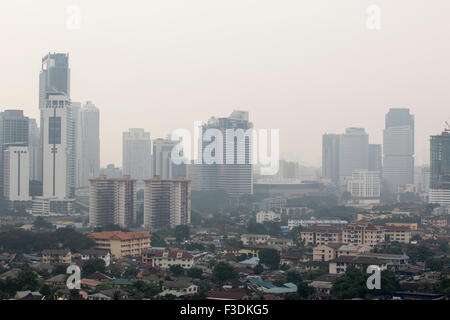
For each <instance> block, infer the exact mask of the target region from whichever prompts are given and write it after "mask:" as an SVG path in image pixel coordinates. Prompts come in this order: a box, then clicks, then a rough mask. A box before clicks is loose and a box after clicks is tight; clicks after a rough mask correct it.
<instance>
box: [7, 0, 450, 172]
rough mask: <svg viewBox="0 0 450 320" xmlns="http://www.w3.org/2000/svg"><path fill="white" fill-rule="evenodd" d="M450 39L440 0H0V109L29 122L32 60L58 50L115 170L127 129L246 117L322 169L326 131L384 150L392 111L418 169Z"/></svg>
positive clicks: (440, 95) (440, 99) (444, 101)
mask: <svg viewBox="0 0 450 320" xmlns="http://www.w3.org/2000/svg"><path fill="white" fill-rule="evenodd" d="M373 4H375V5H378V6H379V7H380V9H381V29H380V30H370V29H368V28H367V26H366V21H367V18H368V15H367V13H366V9H367V7H368V6H369V5H373ZM71 5H78V6H79V8H80V10H81V25H80V27H81V28H80V29H75V30H73V29H69V28H67V26H66V22H67V20H68V17H69V15H68V13H67V8H68V7H69V6H71ZM449 35H450V1H449V0H432V1H427V0H371V1H367V0H276V1H275V0H270V1H268V0H252V1H250V0H221V1H218V0H161V1H152V0H142V1H138V0H128V1H115V0H71V1H68V0H67V1H66V0H39V1H37V0H27V1H26V0H1V1H0V40H1V50H0V61H1V71H0V89H1V90H0V109H1V110H3V109H5V108H20V109H24V110H25V113H26V115H27V116H30V117H34V118H37V119H39V110H38V76H39V71H40V60H41V58H42V56H44V55H45V54H46V53H47V52H68V53H69V63H70V67H71V73H72V77H71V98H72V100H73V101H82V102H84V101H86V100H91V101H93V102H94V103H95V104H96V105H97V107H98V108H99V109H100V112H101V113H100V118H101V129H100V133H101V137H100V139H101V164H102V165H105V164H107V163H112V162H113V163H115V164H116V165H121V162H122V131H125V130H127V129H128V128H130V127H142V128H145V129H146V130H147V131H150V132H151V136H152V139H153V138H157V137H164V136H166V134H167V133H169V132H170V131H172V130H173V129H175V128H187V129H190V130H193V122H194V121H195V120H207V119H208V118H209V117H210V116H212V115H215V116H228V115H229V114H230V113H231V111H232V110H233V109H243V110H248V111H249V112H250V119H251V121H252V122H253V123H254V124H255V127H256V128H267V129H269V128H279V129H280V144H281V152H282V154H285V155H288V156H289V157H290V158H296V159H298V160H301V161H303V162H306V163H309V164H312V165H317V166H319V165H321V148H322V145H321V141H322V134H323V133H325V132H328V133H341V132H343V131H344V129H345V127H350V126H358V127H364V128H366V130H367V132H368V133H369V139H370V142H371V143H381V142H382V129H383V127H384V116H385V114H386V112H387V111H388V108H389V107H409V108H410V109H411V111H412V113H413V114H414V115H415V116H416V163H417V164H421V163H424V162H428V158H429V154H428V153H429V151H428V150H429V143H428V139H429V135H430V134H437V133H440V132H441V131H442V130H443V128H444V121H445V120H448V119H449V117H450V37H449Z"/></svg>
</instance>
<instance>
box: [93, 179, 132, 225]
mask: <svg viewBox="0 0 450 320" xmlns="http://www.w3.org/2000/svg"><path fill="white" fill-rule="evenodd" d="M89 182H90V186H89V224H90V225H91V226H97V227H98V226H104V225H108V224H117V225H119V226H121V227H123V228H128V227H132V226H134V225H135V224H136V179H132V178H131V177H130V176H124V177H123V178H120V179H109V178H107V177H106V176H100V177H98V178H95V179H90V180H89Z"/></svg>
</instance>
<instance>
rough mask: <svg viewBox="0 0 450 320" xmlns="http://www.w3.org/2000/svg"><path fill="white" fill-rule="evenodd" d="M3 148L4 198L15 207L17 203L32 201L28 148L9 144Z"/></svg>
mask: <svg viewBox="0 0 450 320" xmlns="http://www.w3.org/2000/svg"><path fill="white" fill-rule="evenodd" d="M3 147H4V154H3V160H4V162H3V174H4V183H3V187H4V189H3V190H4V197H5V199H6V200H8V201H10V202H11V203H12V205H13V206H14V204H15V203H21V202H24V201H30V200H31V197H30V193H29V185H30V175H29V164H30V160H29V153H28V146H26V145H19V144H9V145H4V146H3Z"/></svg>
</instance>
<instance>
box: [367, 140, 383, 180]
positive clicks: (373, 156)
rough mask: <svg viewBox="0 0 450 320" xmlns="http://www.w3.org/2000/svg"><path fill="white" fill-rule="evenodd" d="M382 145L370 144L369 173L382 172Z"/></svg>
mask: <svg viewBox="0 0 450 320" xmlns="http://www.w3.org/2000/svg"><path fill="white" fill-rule="evenodd" d="M382 157H383V156H382V152H381V144H369V171H378V172H379V173H380V176H381V172H382V164H381V162H382Z"/></svg>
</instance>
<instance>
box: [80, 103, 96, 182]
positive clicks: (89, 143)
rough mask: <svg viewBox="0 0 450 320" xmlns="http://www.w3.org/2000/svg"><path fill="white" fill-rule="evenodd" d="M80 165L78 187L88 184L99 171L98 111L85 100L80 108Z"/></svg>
mask: <svg viewBox="0 0 450 320" xmlns="http://www.w3.org/2000/svg"><path fill="white" fill-rule="evenodd" d="M80 139H81V151H80V152H81V155H82V156H81V166H80V171H81V174H80V187H87V186H89V179H93V178H96V177H98V175H99V172H100V113H99V110H98V108H97V107H96V106H95V105H94V104H93V103H92V102H91V101H87V102H86V103H85V104H84V105H83V108H82V109H81V137H80Z"/></svg>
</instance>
